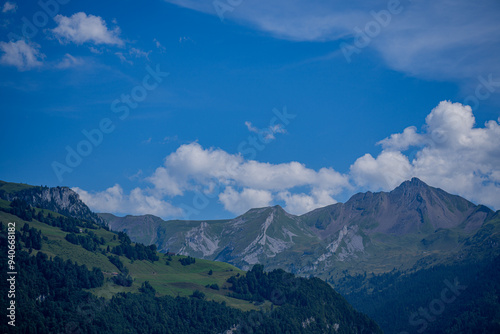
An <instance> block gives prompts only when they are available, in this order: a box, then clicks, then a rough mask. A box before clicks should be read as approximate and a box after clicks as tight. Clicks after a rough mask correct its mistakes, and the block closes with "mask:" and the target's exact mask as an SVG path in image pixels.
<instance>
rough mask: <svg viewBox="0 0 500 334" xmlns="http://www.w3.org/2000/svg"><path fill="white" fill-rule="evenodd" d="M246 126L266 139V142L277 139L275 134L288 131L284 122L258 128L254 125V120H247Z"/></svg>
mask: <svg viewBox="0 0 500 334" xmlns="http://www.w3.org/2000/svg"><path fill="white" fill-rule="evenodd" d="M245 126H246V127H247V129H248V131H250V132H253V133H256V134H258V135H259V136H261V137H262V138H263V139H264V140H263V141H264V142H269V141H271V140H274V139H276V137H275V136H274V135H275V134H277V133H286V130H285V129H284V128H283V124H276V125H270V126H269V127H267V128H265V129H258V128H256V127H255V126H253V125H252V122H249V121H246V122H245Z"/></svg>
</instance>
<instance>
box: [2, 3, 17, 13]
mask: <svg viewBox="0 0 500 334" xmlns="http://www.w3.org/2000/svg"><path fill="white" fill-rule="evenodd" d="M16 11H17V4H16V3H15V2H10V1H7V2H5V3H4V4H3V7H2V13H8V12H13V13H15V12H16Z"/></svg>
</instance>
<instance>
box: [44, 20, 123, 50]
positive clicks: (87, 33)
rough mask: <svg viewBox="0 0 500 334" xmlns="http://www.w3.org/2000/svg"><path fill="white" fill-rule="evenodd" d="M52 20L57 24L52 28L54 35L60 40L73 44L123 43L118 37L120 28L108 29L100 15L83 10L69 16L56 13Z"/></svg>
mask: <svg viewBox="0 0 500 334" xmlns="http://www.w3.org/2000/svg"><path fill="white" fill-rule="evenodd" d="M54 21H56V23H57V24H58V25H57V27H56V28H54V29H52V32H53V33H54V35H55V36H56V37H57V38H58V39H59V41H61V42H73V43H75V44H84V43H93V44H107V45H118V46H120V45H123V44H124V42H123V41H122V40H121V39H120V37H119V35H120V28H119V27H116V28H115V29H113V30H109V29H108V27H107V26H106V22H105V21H104V20H103V19H102V18H101V17H100V16H94V15H87V14H85V13H83V12H79V13H76V14H73V15H72V16H70V17H66V16H63V15H57V16H55V17H54Z"/></svg>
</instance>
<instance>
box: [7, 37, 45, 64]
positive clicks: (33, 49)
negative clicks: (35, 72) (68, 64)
mask: <svg viewBox="0 0 500 334" xmlns="http://www.w3.org/2000/svg"><path fill="white" fill-rule="evenodd" d="M0 50H1V51H2V52H3V54H2V56H1V57H0V64H2V65H7V66H15V67H17V69H18V70H19V71H26V70H29V69H32V68H35V67H40V66H42V62H41V60H42V59H43V58H44V57H45V55H44V54H42V53H41V52H40V45H38V44H36V43H31V42H28V43H26V42H25V41H24V40H18V41H16V42H8V43H6V42H0Z"/></svg>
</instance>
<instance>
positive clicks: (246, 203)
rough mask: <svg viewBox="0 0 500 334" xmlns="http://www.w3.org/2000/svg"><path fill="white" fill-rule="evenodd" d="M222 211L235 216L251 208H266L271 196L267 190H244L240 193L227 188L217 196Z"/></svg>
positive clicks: (271, 198)
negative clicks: (222, 207)
mask: <svg viewBox="0 0 500 334" xmlns="http://www.w3.org/2000/svg"><path fill="white" fill-rule="evenodd" d="M219 200H220V201H221V203H222V204H223V205H224V209H226V210H227V211H229V212H232V213H235V214H242V213H245V212H246V211H248V210H249V209H251V208H261V207H267V206H269V205H270V204H271V202H272V201H273V195H272V194H271V192H269V191H267V190H257V189H250V188H245V189H243V190H242V191H241V192H238V191H237V190H235V189H233V188H232V187H227V188H226V189H225V190H224V192H222V193H220V194H219Z"/></svg>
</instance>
